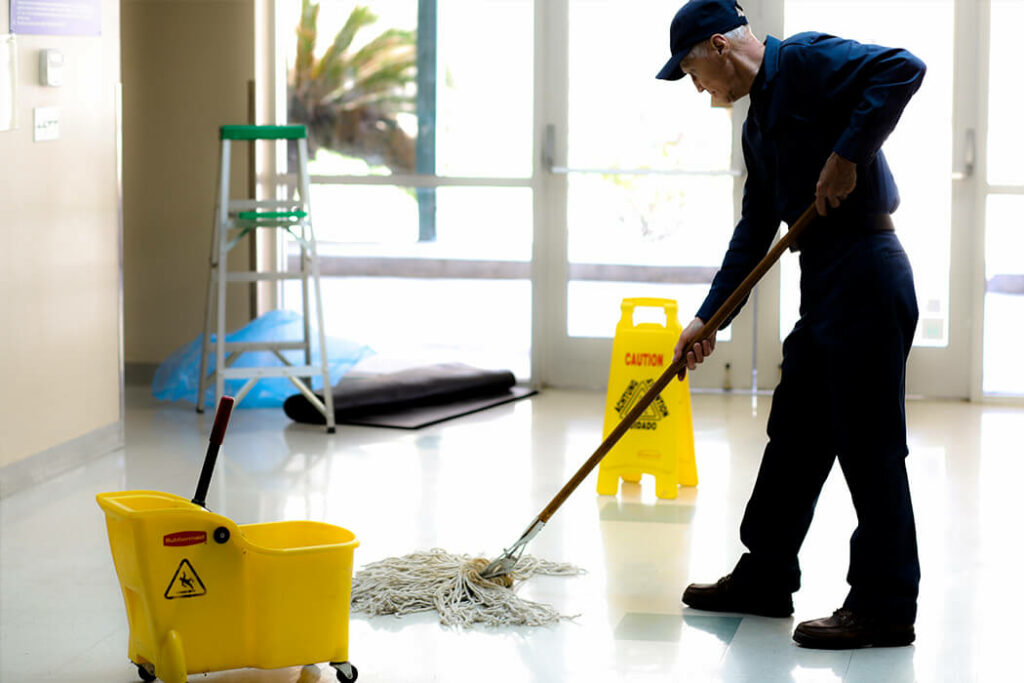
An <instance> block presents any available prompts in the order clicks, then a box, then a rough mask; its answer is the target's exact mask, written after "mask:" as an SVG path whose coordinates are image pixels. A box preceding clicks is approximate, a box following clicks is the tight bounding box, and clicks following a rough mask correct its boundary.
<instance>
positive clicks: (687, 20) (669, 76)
mask: <svg viewBox="0 0 1024 683" xmlns="http://www.w3.org/2000/svg"><path fill="white" fill-rule="evenodd" d="M746 23H747V17H746V16H745V15H744V14H743V8H742V7H740V4H739V3H738V2H736V0H690V1H689V2H687V3H686V4H685V5H683V6H682V7H680V8H679V11H678V12H676V16H675V17H674V18H673V19H672V27H671V28H670V29H669V33H668V37H669V49H670V50H672V57H670V58H669V60H668V61H667V62H665V66H664V67H663V68H662V70H661V71H659V72H658V78H660V79H662V80H663V81H677V80H679V79H680V78H682V77H683V76H685V75H686V74H684V73H683V72H682V71H680V69H679V62H681V61H683V58H684V57H686V55H687V54H689V52H690V49H691V48H693V46H694V45H696V44H697V43H701V42H703V41H705V40H707V39H708V38H710V37H711V36H713V35H715V34H716V33H726V32H727V31H731V30H733V29H734V28H736V27H737V26H743V25H744V24H746Z"/></svg>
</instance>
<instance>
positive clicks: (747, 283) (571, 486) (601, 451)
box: [537, 204, 818, 523]
mask: <svg viewBox="0 0 1024 683" xmlns="http://www.w3.org/2000/svg"><path fill="white" fill-rule="evenodd" d="M817 215H818V212H817V209H815V207H814V204H811V205H810V206H809V207H808V208H807V210H806V211H804V212H803V214H802V215H801V216H800V218H799V219H797V221H796V223H794V224H793V225H792V227H790V229H789V230H787V231H786V234H784V235H783V236H782V237H781V238H779V241H778V242H776V243H775V246H773V247H772V248H771V250H769V251H768V253H767V254H765V256H764V258H763V259H761V261H760V262H759V263H758V264H757V265H756V266H754V269H753V270H751V271H750V274H749V275H747V277H746V278H744V280H743V282H741V283H740V284H739V286H737V287H736V291H734V292H733V293H732V294H731V295H730V296H729V298H728V299H726V300H725V303H723V304H722V305H721V306H719V308H718V310H717V311H715V314H714V315H712V316H711V319H710V320H708V321H707V322H705V323H704V325H703V326H702V327H701V328H700V330H699V331H698V332H697V335H696V336H695V337H694V338H693V340H692V343H693V344H697V343H698V342H701V341H704V340H705V339H707V338H708V337H710V336H711V334H712V333H713V332H714V331H716V330H717V329H718V328H719V327H720V326H721V324H722V323H723V322H725V319H726V318H727V317H729V314H730V313H732V312H733V311H734V310H736V307H737V306H739V305H740V302H741V301H743V300H744V299H746V298H747V296H748V295H749V294H750V291H751V290H752V289H753V288H754V285H756V284H757V282H758V281H759V280H760V279H761V278H762V277H763V276H764V274H765V273H767V272H768V270H769V269H770V268H771V267H772V266H773V265H775V262H776V261H778V260H779V257H780V256H782V253H783V252H784V251H786V249H789V247H790V245H792V244H793V241H794V240H796V239H797V238H798V237H800V234H801V233H803V231H804V230H805V229H806V228H807V226H808V225H810V223H811V221H812V220H814V217H815V216H817ZM685 365H686V354H685V353H684V354H683V355H682V356H680V358H679V360H676V361H674V362H673V363H672V364H671V365H669V366H668V367H667V368H665V371H664V372H663V373H661V376H660V377H658V379H656V380H655V381H654V384H653V385H651V388H650V389H648V390H647V391H645V392H644V394H643V396H641V397H640V399H639V400H638V401H637V402H636V403H635V404H634V405H633V407H632V408H631V409H630V411H629V412H628V413H626V416H625V417H623V418H622V420H621V421H620V422H619V424H617V425H616V426H615V429H613V430H612V431H611V433H610V434H608V436H606V437H605V439H604V441H602V442H601V445H600V446H598V447H597V450H595V451H594V454H593V455H591V456H590V458H588V459H587V461H586V462H585V463H583V466H582V467H580V469H579V470H578V471H577V472H576V474H574V475H573V477H572V479H570V480H569V481H568V482H566V484H565V486H563V487H562V490H560V491H559V492H558V493H557V494H555V497H554V498H552V499H551V502H550V503H548V505H547V507H546V508H544V510H542V511H541V513H540V515H538V516H537V519H539V520H540V521H541V522H544V523H547V521H548V520H549V519H551V515H553V514H555V511H556V510H558V508H560V507H561V506H562V503H564V502H565V500H566V498H568V497H569V496H570V495H571V494H572V492H573V491H575V490H576V487H577V486H579V485H580V483H581V482H582V481H583V480H584V479H586V478H587V475H588V474H590V472H591V471H592V470H593V469H594V468H595V467H597V464H598V463H599V462H601V460H602V459H603V458H604V456H606V455H607V454H608V451H610V450H611V449H612V446H614V445H615V444H616V443H618V441H619V439H621V438H622V435H623V434H625V433H626V432H627V431H629V428H630V427H632V426H633V423H634V422H636V421H637V420H638V419H639V418H640V416H641V415H643V413H644V411H645V410H647V406H649V405H650V404H651V402H652V401H654V399H655V398H656V397H657V396H658V394H660V393H661V392H662V390H663V389H664V388H665V387H666V386H667V385H668V383H669V382H671V381H672V378H673V377H675V376H676V375H678V374H679V371H680V370H682V369H683V367H684V366H685Z"/></svg>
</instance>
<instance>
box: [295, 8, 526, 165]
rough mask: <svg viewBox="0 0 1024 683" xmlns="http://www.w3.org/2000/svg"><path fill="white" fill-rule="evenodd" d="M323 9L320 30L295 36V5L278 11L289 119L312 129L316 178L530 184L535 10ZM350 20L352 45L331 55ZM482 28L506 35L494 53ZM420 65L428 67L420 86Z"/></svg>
mask: <svg viewBox="0 0 1024 683" xmlns="http://www.w3.org/2000/svg"><path fill="white" fill-rule="evenodd" d="M357 5H365V6H366V7H367V8H368V14H367V13H365V11H364V10H361V9H358V7H357ZM319 7H320V10H319V15H318V17H317V19H316V21H315V22H313V21H312V20H309V21H307V22H306V24H305V25H304V26H303V28H302V30H301V31H295V30H291V27H299V20H300V16H301V8H302V3H301V2H300V1H299V0H282V1H281V2H279V8H280V15H279V16H280V21H281V23H282V26H285V27H288V29H287V30H286V35H287V36H288V40H287V41H286V48H285V51H286V52H285V58H286V59H287V70H288V102H289V105H288V119H289V121H291V122H299V123H305V124H306V125H307V126H308V127H309V129H310V146H311V163H310V172H311V173H313V174H316V175H321V174H323V175H327V174H344V175H364V174H368V175H390V174H393V173H416V172H418V173H426V174H433V173H436V174H438V175H444V176H475V177H482V176H486V177H528V176H529V175H531V173H532V162H533V148H532V138H533V3H532V2H530V1H529V0H419V2H384V1H382V0H378V1H377V2H361V3H356V2H353V1H349V0H333V1H332V0H321V2H320V3H319ZM421 7H422V8H424V9H425V10H428V11H429V10H430V9H431V8H434V11H435V12H436V18H437V26H436V30H437V37H436V41H435V40H434V36H433V35H432V31H431V30H430V27H429V26H425V27H420V26H418V23H419V22H418V12H419V10H420V8H421ZM353 19H359V22H358V25H359V28H358V29H357V30H356V31H355V32H354V36H353V37H352V40H351V43H350V44H349V45H348V46H347V47H346V49H343V50H333V49H332V44H333V43H334V41H335V37H336V36H337V35H339V34H340V33H341V32H342V28H343V27H344V26H345V25H346V24H347V23H348V22H350V21H351V20H353ZM483 26H500V27H501V33H502V42H501V49H495V46H494V43H493V39H494V36H493V32H492V31H486V30H481V28H480V27H483ZM299 33H301V34H302V36H303V40H298V39H297V35H298V34H299ZM311 40H312V42H310V41H311ZM418 41H419V42H418ZM482 55H486V58H482V57H481V56H482ZM417 58H420V59H427V63H430V62H433V63H434V66H435V68H434V69H433V70H432V71H431V72H430V73H428V74H423V75H422V76H423V77H422V78H419V77H418V75H417ZM481 150H486V153H481Z"/></svg>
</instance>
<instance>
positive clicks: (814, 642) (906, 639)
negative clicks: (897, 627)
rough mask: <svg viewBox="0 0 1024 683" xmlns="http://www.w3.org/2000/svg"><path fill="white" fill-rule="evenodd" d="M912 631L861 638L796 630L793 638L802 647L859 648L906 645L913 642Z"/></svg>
mask: <svg viewBox="0 0 1024 683" xmlns="http://www.w3.org/2000/svg"><path fill="white" fill-rule="evenodd" d="M914 637H915V636H914V634H913V633H894V634H891V635H886V636H879V637H877V638H866V639H863V640H854V639H849V638H847V639H842V638H828V637H821V636H812V635H808V634H806V633H801V632H800V631H796V632H794V633H793V640H795V641H796V642H797V643H798V644H800V645H802V646H803V647H807V648H813V649H815V650H859V649H862V648H867V647H906V646H908V645H910V644H912V643H913V642H914Z"/></svg>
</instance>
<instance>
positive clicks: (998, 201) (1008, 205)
mask: <svg viewBox="0 0 1024 683" xmlns="http://www.w3.org/2000/svg"><path fill="white" fill-rule="evenodd" d="M1021 216H1024V196H1020V195H1016V196H1014V195H994V196H989V198H988V202H987V206H986V221H985V279H986V281H987V287H986V292H985V332H984V334H985V341H984V356H983V358H984V369H983V373H982V391H983V392H985V393H1000V394H1015V395H1024V356H1022V355H1021V352H1020V347H1021V345H1020V338H1021V321H1024V260H1022V258H1021V254H1024V220H1022V219H1021Z"/></svg>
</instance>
